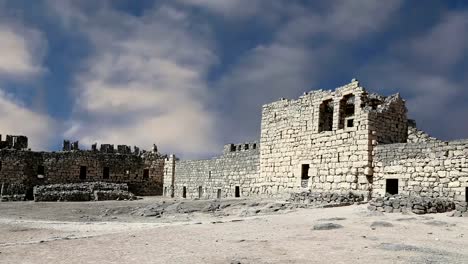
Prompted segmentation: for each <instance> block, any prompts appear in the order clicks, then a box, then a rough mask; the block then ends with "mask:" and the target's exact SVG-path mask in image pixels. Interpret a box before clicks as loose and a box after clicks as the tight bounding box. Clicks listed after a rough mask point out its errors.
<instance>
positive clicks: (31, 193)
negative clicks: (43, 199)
mask: <svg viewBox="0 0 468 264" xmlns="http://www.w3.org/2000/svg"><path fill="white" fill-rule="evenodd" d="M26 200H29V201H31V200H34V188H32V187H31V188H28V189H27V190H26Z"/></svg>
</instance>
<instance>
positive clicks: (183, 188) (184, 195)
mask: <svg viewBox="0 0 468 264" xmlns="http://www.w3.org/2000/svg"><path fill="white" fill-rule="evenodd" d="M182 198H187V187H185V186H184V187H182Z"/></svg>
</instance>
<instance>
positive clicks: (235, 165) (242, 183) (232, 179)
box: [164, 142, 260, 198]
mask: <svg viewBox="0 0 468 264" xmlns="http://www.w3.org/2000/svg"><path fill="white" fill-rule="evenodd" d="M259 164H260V162H259V149H258V143H257V142H254V143H244V144H238V145H234V144H228V145H226V146H225V147H224V153H223V155H221V156H219V157H215V158H212V159H207V160H176V159H175V157H174V156H170V157H169V158H168V159H167V160H166V166H165V174H164V175H165V176H164V179H165V180H164V189H165V193H166V196H170V195H171V191H172V189H173V191H174V196H175V197H183V196H184V195H183V193H184V187H185V190H186V195H185V196H186V198H218V197H219V198H225V197H235V196H236V186H237V187H238V192H239V193H238V195H239V197H245V196H252V195H258V194H259V193H260V189H259V188H258V187H256V186H258V184H257V182H256V181H257V179H258V175H259ZM173 172H174V173H173ZM173 179H174V181H173ZM200 187H201V192H200Z"/></svg>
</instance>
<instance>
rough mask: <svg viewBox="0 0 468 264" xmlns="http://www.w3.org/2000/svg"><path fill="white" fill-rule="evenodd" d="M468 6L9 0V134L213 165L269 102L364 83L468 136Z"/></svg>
mask: <svg viewBox="0 0 468 264" xmlns="http://www.w3.org/2000/svg"><path fill="white" fill-rule="evenodd" d="M467 54H468V4H467V2H466V1H461V0H460V1H435V0H428V1H424V4H422V2H420V1H399V0H386V1H377V0H375V1H374V0H358V1H348V0H333V1H305V0H278V1H271V0H171V1H169V0H160V1H156V0H154V1H153V0H142V1H131V0H128V1H123V0H116V1H105V0H102V1H91V0H82V1H80V0H76V1H67V0H44V1H40V0H38V1H29V0H15V1H12V0H11V1H8V0H0V133H1V134H24V135H27V136H29V138H30V145H31V146H32V148H33V149H36V150H56V149H59V148H60V144H61V141H62V139H64V138H67V139H72V140H80V142H81V143H82V144H83V145H85V146H86V145H90V144H92V143H94V142H99V143H114V144H128V145H137V146H141V147H143V148H148V149H149V148H150V146H151V145H152V144H153V143H156V144H157V145H158V146H159V148H160V150H161V151H162V152H164V153H176V154H179V155H181V156H183V157H207V156H210V155H212V154H214V153H219V152H220V151H221V149H222V145H223V144H225V143H230V142H233V143H236V142H243V141H251V140H256V139H258V138H259V129H260V115H261V105H262V104H265V103H269V102H271V101H274V100H277V99H279V98H280V97H286V98H297V97H298V96H300V95H301V94H302V93H303V92H305V91H310V90H313V89H332V88H334V87H337V86H340V85H343V84H345V83H347V82H349V81H350V80H351V79H352V78H353V77H356V78H358V79H359V80H360V81H361V84H362V85H363V86H364V87H366V88H367V89H368V90H369V91H372V92H378V93H381V94H384V95H389V94H392V93H396V92H400V93H401V94H402V96H403V97H404V98H405V99H406V100H407V106H408V109H409V117H410V118H413V119H416V120H417V123H418V126H419V127H420V128H422V129H424V130H425V131H427V132H428V133H429V134H431V135H433V136H436V137H439V138H442V139H447V140H449V139H458V138H468V122H467V120H468V119H467V118H466V116H467V115H468V104H467V103H466V101H467V99H468V89H467V87H468V77H467V75H466V72H467V69H468V59H467Z"/></svg>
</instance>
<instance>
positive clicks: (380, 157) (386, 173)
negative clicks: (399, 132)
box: [374, 140, 468, 202]
mask: <svg viewBox="0 0 468 264" xmlns="http://www.w3.org/2000/svg"><path fill="white" fill-rule="evenodd" d="M467 157H468V140H460V141H450V142H443V141H436V140H431V141H428V142H422V143H406V144H390V145H379V146H376V147H375V148H374V196H381V197H382V196H384V195H385V194H391V195H395V194H401V195H406V196H416V197H434V198H435V197H442V198H448V199H451V200H455V201H463V202H466V201H467V199H468V195H467V188H468V161H467Z"/></svg>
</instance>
